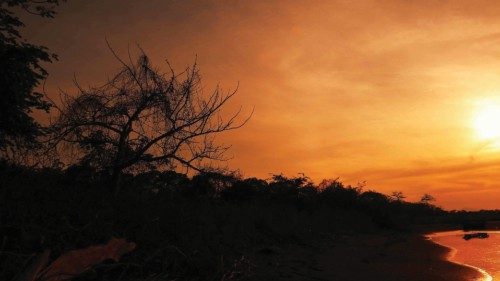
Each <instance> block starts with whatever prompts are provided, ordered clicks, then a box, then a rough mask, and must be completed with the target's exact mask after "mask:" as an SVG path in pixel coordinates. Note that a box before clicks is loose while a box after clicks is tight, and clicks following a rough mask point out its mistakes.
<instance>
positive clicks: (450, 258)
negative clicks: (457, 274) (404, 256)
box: [423, 230, 498, 281]
mask: <svg viewBox="0 0 500 281" xmlns="http://www.w3.org/2000/svg"><path fill="white" fill-rule="evenodd" d="M485 231H488V230H485ZM492 231H493V232H495V231H497V232H498V230H492ZM447 232H450V233H452V232H462V231H461V230H453V231H445V232H441V234H443V233H447ZM488 232H491V231H488ZM437 233H439V232H435V233H429V234H424V235H423V237H424V238H425V239H427V240H428V241H430V242H432V243H434V244H436V245H438V246H440V247H444V248H446V249H448V253H447V255H445V256H444V259H446V260H447V261H449V262H452V263H455V264H458V265H460V266H465V267H469V268H472V269H474V270H476V271H478V272H479V273H481V274H482V275H483V276H484V278H483V280H484V281H493V277H492V276H491V275H490V274H489V273H488V272H487V271H486V270H484V269H482V268H480V267H477V266H474V265H470V264H466V263H461V262H457V261H454V260H453V257H454V256H455V254H456V253H457V252H458V249H456V248H453V247H451V246H447V245H444V244H442V243H439V242H437V241H436V240H433V239H432V237H433V236H434V237H435V236H436V234H437Z"/></svg>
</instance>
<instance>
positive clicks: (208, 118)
mask: <svg viewBox="0 0 500 281" xmlns="http://www.w3.org/2000/svg"><path fill="white" fill-rule="evenodd" d="M141 53H142V54H141V56H140V57H139V59H138V61H137V62H135V63H132V62H130V63H126V62H124V61H122V60H121V59H120V58H119V57H118V56H116V58H117V59H118V60H119V61H120V62H121V64H122V68H121V69H120V71H119V72H118V73H117V74H116V75H115V76H114V77H113V78H111V79H110V80H109V82H108V83H107V84H105V85H104V86H102V87H94V88H90V89H88V90H85V89H83V88H81V87H79V92H78V93H77V94H76V95H69V94H65V95H64V99H63V104H62V105H60V106H57V108H58V110H59V116H58V118H57V120H56V121H55V122H54V123H53V124H52V126H51V133H52V141H53V142H54V143H55V144H57V143H66V144H69V145H72V146H73V148H76V149H77V152H78V153H79V155H80V158H79V161H80V162H81V163H85V165H89V166H91V167H95V168H96V169H98V170H104V171H108V172H109V173H110V174H111V176H112V179H113V181H112V183H113V185H115V186H116V185H117V183H118V179H119V176H120V175H121V174H122V172H124V171H125V172H137V171H147V170H154V169H159V170H170V169H174V168H176V167H177V166H181V167H185V168H189V169H194V170H196V171H203V170H205V166H206V164H207V162H206V160H209V161H213V160H224V159H225V157H224V152H225V151H226V150H227V148H228V147H227V146H223V145H219V144H216V143H215V141H214V137H215V135H217V134H218V133H221V132H224V131H229V130H233V129H237V128H240V127H241V126H242V125H243V124H245V123H246V120H248V119H246V120H244V121H242V122H239V123H237V118H238V116H239V114H240V111H237V112H236V113H235V114H233V115H231V116H229V117H228V118H223V117H222V116H221V115H220V111H221V109H222V108H223V106H224V105H225V104H226V103H227V102H228V101H229V100H230V99H231V98H232V97H233V96H234V95H235V94H236V90H235V91H232V92H229V93H226V94H224V93H222V92H221V90H220V89H219V88H216V89H215V90H214V91H213V92H212V93H211V94H210V95H208V96H204V95H203V93H202V86H201V76H200V74H199V71H198V67H197V65H196V64H194V65H193V66H192V67H190V68H188V69H186V71H185V72H183V73H181V74H175V73H174V71H173V70H172V69H171V72H170V73H167V74H163V73H161V72H159V71H158V70H157V69H155V68H154V67H153V66H152V65H151V63H150V61H149V58H148V57H147V56H146V55H145V54H144V53H143V52H142V51H141Z"/></svg>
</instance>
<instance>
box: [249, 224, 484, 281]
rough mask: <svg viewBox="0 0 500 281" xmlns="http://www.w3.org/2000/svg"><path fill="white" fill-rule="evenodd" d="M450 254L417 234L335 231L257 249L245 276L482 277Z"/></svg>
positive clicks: (465, 280)
mask: <svg viewBox="0 0 500 281" xmlns="http://www.w3.org/2000/svg"><path fill="white" fill-rule="evenodd" d="M449 253H450V249H449V248H446V247H444V246H441V245H438V244H435V243H433V242H431V241H429V240H428V239H426V238H425V237H423V236H419V235H407V234H393V233H385V234H366V235H360V234H351V235H349V234H345V235H337V236H332V237H328V238H325V239H322V241H321V242H317V243H314V244H304V245H300V246H299V245H289V246H288V247H281V248H271V249H266V248H263V249H260V250H258V251H256V253H255V256H254V257H253V260H254V261H255V263H254V265H253V270H251V272H252V274H251V278H249V280H336V281H344V280H345V281H350V280H357V281H359V280H367V281H373V280H384V281H417V280H418V281H424V280H425V281H438V280H440V281H445V280H446V281H450V280H452V281H471V280H484V276H483V275H482V274H481V273H480V272H478V271H477V270H475V269H474V268H471V267H468V266H464V265H460V264H457V263H453V262H450V261H448V260H447V257H448V255H449Z"/></svg>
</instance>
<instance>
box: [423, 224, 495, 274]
mask: <svg viewBox="0 0 500 281" xmlns="http://www.w3.org/2000/svg"><path fill="white" fill-rule="evenodd" d="M481 232H487V233H488V234H489V235H490V237H489V238H486V239H470V240H468V241H467V240H464V239H463V238H462V237H463V235H464V232H463V231H447V232H437V233H434V234H432V235H429V238H430V239H431V240H432V241H434V242H435V243H438V244H441V245H443V246H446V247H448V248H451V249H452V251H451V253H450V257H449V259H450V260H451V261H453V262H457V263H461V264H465V265H469V266H472V267H475V268H477V269H479V270H480V271H482V272H483V273H485V275H486V277H485V280H497V281H500V231H481Z"/></svg>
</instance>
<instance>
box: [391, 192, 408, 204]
mask: <svg viewBox="0 0 500 281" xmlns="http://www.w3.org/2000/svg"><path fill="white" fill-rule="evenodd" d="M391 198H392V199H393V200H394V201H397V202H402V201H404V199H405V198H406V196H405V195H404V194H403V192H401V191H394V192H393V193H391Z"/></svg>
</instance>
